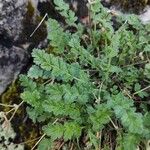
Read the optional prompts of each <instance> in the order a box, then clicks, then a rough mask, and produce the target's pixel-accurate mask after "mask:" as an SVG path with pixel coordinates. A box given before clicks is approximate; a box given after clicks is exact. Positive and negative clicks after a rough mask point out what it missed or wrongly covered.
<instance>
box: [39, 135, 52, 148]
mask: <svg viewBox="0 0 150 150" xmlns="http://www.w3.org/2000/svg"><path fill="white" fill-rule="evenodd" d="M51 148H52V141H51V140H50V139H48V138H43V139H42V140H41V142H40V143H39V145H38V150H48V149H51Z"/></svg>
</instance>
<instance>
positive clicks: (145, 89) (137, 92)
mask: <svg viewBox="0 0 150 150" xmlns="http://www.w3.org/2000/svg"><path fill="white" fill-rule="evenodd" d="M149 88H150V85H149V86H147V87H145V88H143V89H141V90H139V91H137V92H135V93H133V95H136V94H138V93H140V92H143V91H145V90H147V89H149Z"/></svg>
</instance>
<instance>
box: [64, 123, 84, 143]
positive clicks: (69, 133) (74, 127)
mask: <svg viewBox="0 0 150 150" xmlns="http://www.w3.org/2000/svg"><path fill="white" fill-rule="evenodd" d="M80 136H81V127H80V126H79V125H78V124H77V123H76V122H66V123H65V124H64V140H65V141H68V140H71V139H73V138H79V137H80Z"/></svg>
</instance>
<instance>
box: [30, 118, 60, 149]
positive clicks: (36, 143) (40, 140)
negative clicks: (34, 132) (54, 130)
mask: <svg viewBox="0 0 150 150" xmlns="http://www.w3.org/2000/svg"><path fill="white" fill-rule="evenodd" d="M57 121H58V118H57V119H56V120H55V121H54V122H53V123H52V124H55V123H56V122H57ZM45 136H46V134H45V133H44V134H43V135H42V136H41V137H40V139H39V140H38V141H37V142H36V143H35V145H34V146H33V147H32V149H31V150H34V149H35V147H36V146H37V145H38V144H39V143H40V142H41V140H42V139H43V138H44V137H45Z"/></svg>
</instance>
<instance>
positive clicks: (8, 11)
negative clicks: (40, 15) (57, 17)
mask: <svg viewBox="0 0 150 150" xmlns="http://www.w3.org/2000/svg"><path fill="white" fill-rule="evenodd" d="M26 4H27V1H25V0H0V94H1V93H2V92H4V90H5V89H6V88H7V86H8V85H9V84H10V83H11V82H12V81H13V80H14V79H15V78H16V77H17V75H18V74H19V73H20V71H21V70H22V68H23V67H24V65H26V63H27V58H28V55H27V53H26V50H25V49H23V48H20V47H18V46H17V45H15V43H17V42H18V41H19V36H20V34H21V32H22V29H23V26H22V20H23V18H24V15H25V13H26V11H27V10H26Z"/></svg>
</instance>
